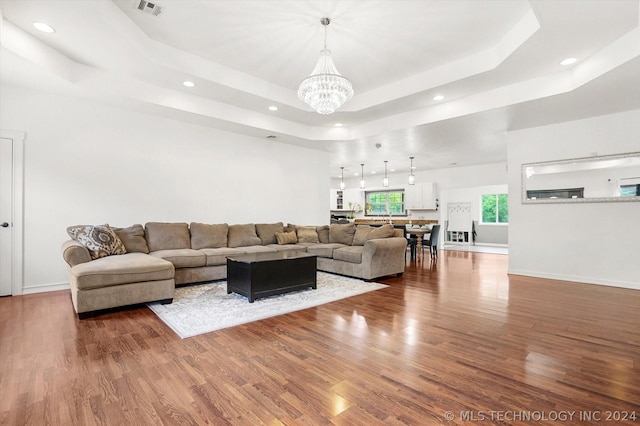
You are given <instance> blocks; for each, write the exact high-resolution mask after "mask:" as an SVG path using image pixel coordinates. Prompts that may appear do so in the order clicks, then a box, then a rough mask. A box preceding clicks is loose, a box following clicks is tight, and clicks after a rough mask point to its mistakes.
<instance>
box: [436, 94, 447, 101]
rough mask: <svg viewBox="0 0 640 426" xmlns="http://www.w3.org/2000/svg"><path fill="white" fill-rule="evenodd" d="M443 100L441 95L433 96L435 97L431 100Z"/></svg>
mask: <svg viewBox="0 0 640 426" xmlns="http://www.w3.org/2000/svg"><path fill="white" fill-rule="evenodd" d="M443 99H444V96H442V95H435V96H434V97H433V100H434V101H441V100H443Z"/></svg>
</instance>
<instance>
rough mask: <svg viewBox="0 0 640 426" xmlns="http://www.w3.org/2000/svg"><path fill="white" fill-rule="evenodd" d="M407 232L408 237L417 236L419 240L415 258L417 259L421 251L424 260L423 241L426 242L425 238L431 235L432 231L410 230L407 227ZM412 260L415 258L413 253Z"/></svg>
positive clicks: (424, 229) (423, 229) (422, 229)
mask: <svg viewBox="0 0 640 426" xmlns="http://www.w3.org/2000/svg"><path fill="white" fill-rule="evenodd" d="M405 232H406V233H407V234H408V235H415V237H416V239H417V244H416V252H415V258H416V259H417V257H418V251H420V257H421V259H422V258H423V257H424V250H423V249H422V243H423V240H424V236H425V235H430V234H431V229H426V228H409V227H407V229H406V231H405ZM412 258H414V256H413V253H412Z"/></svg>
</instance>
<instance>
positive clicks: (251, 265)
mask: <svg viewBox="0 0 640 426" xmlns="http://www.w3.org/2000/svg"><path fill="white" fill-rule="evenodd" d="M316 267H317V256H316V255H313V254H308V253H302V252H279V253H276V252H274V253H253V254H245V255H239V256H230V257H228V258H227V294H229V293H231V292H234V293H238V294H241V295H243V296H246V297H247V298H248V299H249V303H253V301H254V300H255V299H257V298H260V297H267V296H273V295H275V294H282V293H288V292H291V291H296V290H304V289H306V288H309V287H311V288H313V289H315V288H317V283H316V271H317V270H316Z"/></svg>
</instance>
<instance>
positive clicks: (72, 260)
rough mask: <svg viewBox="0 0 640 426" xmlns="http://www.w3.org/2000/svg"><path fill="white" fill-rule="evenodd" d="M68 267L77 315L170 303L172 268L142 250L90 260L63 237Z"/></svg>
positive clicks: (172, 285) (172, 281)
mask: <svg viewBox="0 0 640 426" xmlns="http://www.w3.org/2000/svg"><path fill="white" fill-rule="evenodd" d="M62 252H63V258H64V260H65V262H66V263H67V265H68V268H69V284H70V287H71V299H72V301H73V306H74V308H75V310H76V312H77V313H78V315H79V316H80V317H81V318H83V317H85V316H88V315H89V313H90V312H93V311H100V310H104V309H109V308H115V307H120V306H127V305H135V304H139V303H147V302H153V301H161V302H163V303H171V301H172V300H173V294H174V291H175V281H174V274H175V268H174V266H173V264H172V263H171V262H168V261H166V260H163V259H159V258H155V257H153V256H149V255H147V254H144V253H127V254H122V255H118V256H108V257H102V258H99V259H95V260H91V257H90V256H89V252H88V250H87V248H86V247H84V246H83V245H82V244H80V243H78V242H76V241H67V242H65V243H64V245H63V247H62Z"/></svg>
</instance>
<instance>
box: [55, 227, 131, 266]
mask: <svg viewBox="0 0 640 426" xmlns="http://www.w3.org/2000/svg"><path fill="white" fill-rule="evenodd" d="M67 234H69V236H70V237H71V238H73V239H74V240H75V241H77V242H79V243H80V244H82V245H83V246H85V247H86V248H87V250H89V255H90V256H91V259H99V258H101V257H106V256H112V255H115V254H125V253H126V252H127V249H126V248H125V247H124V244H122V241H121V240H120V238H118V235H117V234H116V233H115V232H114V231H113V230H112V229H111V228H110V227H109V225H107V224H104V225H76V226H70V227H68V228H67Z"/></svg>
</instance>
